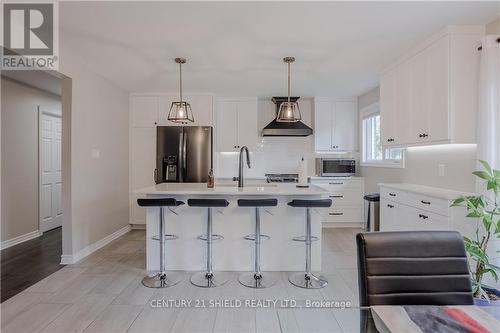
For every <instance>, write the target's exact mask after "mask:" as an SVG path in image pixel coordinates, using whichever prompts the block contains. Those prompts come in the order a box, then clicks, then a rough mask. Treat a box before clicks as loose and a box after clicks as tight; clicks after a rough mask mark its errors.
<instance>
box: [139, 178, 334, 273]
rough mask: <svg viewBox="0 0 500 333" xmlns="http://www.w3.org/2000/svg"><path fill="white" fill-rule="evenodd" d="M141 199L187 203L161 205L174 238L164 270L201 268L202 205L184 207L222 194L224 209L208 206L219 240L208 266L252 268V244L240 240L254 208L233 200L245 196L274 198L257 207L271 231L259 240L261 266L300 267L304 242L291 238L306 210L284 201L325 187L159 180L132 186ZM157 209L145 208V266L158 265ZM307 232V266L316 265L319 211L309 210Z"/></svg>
mask: <svg viewBox="0 0 500 333" xmlns="http://www.w3.org/2000/svg"><path fill="white" fill-rule="evenodd" d="M136 193H137V194H138V195H140V196H142V197H146V198H166V197H168V198H175V199H177V200H180V201H183V202H185V203H186V204H185V205H183V206H179V207H176V208H174V209H172V211H170V210H168V209H165V221H166V231H165V232H166V233H167V234H175V235H177V236H178V237H179V238H178V239H175V240H171V241H167V242H166V265H167V270H183V271H198V270H203V269H204V267H205V261H206V247H205V245H204V243H203V242H202V241H201V240H199V239H198V238H197V237H198V236H199V235H201V234H204V233H205V231H206V221H207V209H204V208H197V207H189V206H188V205H187V200H188V199H195V198H208V197H209V198H223V199H226V200H228V201H229V206H228V207H226V208H221V209H215V208H214V210H213V230H214V233H215V234H220V235H222V236H223V237H224V239H222V240H219V241H215V242H214V246H213V265H214V269H215V270H221V271H251V270H252V268H253V253H254V250H253V248H254V243H253V242H252V241H248V240H245V239H243V237H244V236H246V235H249V234H253V230H254V223H255V222H254V221H255V210H254V209H253V208H246V207H238V205H237V200H238V199H245V198H276V199H278V206H277V207H272V208H269V209H268V208H266V209H261V213H260V219H261V228H262V234H265V235H268V236H270V239H269V240H263V242H262V245H261V260H262V265H261V266H262V269H263V270H264V271H301V270H304V265H305V247H304V246H305V244H304V243H303V242H296V241H293V240H292V238H293V237H297V236H302V235H304V233H305V209H301V208H292V207H289V206H288V205H287V203H288V202H290V201H291V200H293V199H322V198H328V192H326V191H325V190H324V189H322V188H320V187H317V186H314V185H310V187H309V188H298V187H296V185H295V184H291V183H262V182H260V183H247V184H245V187H244V188H242V189H239V188H238V187H237V184H236V183H234V182H216V185H215V187H214V188H207V185H206V184H205V183H162V184H157V185H155V186H151V187H147V188H144V189H141V190H138V191H136ZM158 223H159V209H158V208H148V209H147V214H146V243H147V244H146V269H147V271H148V272H154V271H157V270H158V269H159V245H158V241H157V240H154V239H153V237H154V236H157V235H158V226H159V225H158ZM311 226H312V234H313V235H314V236H317V237H318V241H316V242H314V243H313V245H312V269H313V270H314V271H316V270H318V271H319V270H320V269H321V217H320V212H319V210H316V209H312V210H311Z"/></svg>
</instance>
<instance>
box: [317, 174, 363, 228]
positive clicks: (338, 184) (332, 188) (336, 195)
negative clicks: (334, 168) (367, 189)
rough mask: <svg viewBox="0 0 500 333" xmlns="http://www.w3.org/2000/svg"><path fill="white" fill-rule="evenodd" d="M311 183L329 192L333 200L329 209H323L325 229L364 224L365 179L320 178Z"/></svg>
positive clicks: (322, 218)
mask: <svg viewBox="0 0 500 333" xmlns="http://www.w3.org/2000/svg"><path fill="white" fill-rule="evenodd" d="M311 183H312V184H313V185H316V186H319V187H321V188H323V189H325V190H327V191H328V192H329V195H328V196H329V197H330V199H332V206H331V207H330V208H329V209H321V220H322V222H323V227H349V226H355V225H356V226H359V225H360V224H361V223H363V220H364V217H363V194H364V179H363V178H360V177H355V178H335V179H333V178H320V177H318V178H313V179H312V180H311Z"/></svg>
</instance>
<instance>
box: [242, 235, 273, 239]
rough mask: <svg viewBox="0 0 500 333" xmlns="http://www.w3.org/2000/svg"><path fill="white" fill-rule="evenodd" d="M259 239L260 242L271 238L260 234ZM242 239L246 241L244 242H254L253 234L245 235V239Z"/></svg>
mask: <svg viewBox="0 0 500 333" xmlns="http://www.w3.org/2000/svg"><path fill="white" fill-rule="evenodd" d="M260 238H261V239H262V240H268V239H271V236H269V235H264V234H262V235H260ZM243 239H246V240H249V241H254V240H255V234H250V235H246V236H245V237H243Z"/></svg>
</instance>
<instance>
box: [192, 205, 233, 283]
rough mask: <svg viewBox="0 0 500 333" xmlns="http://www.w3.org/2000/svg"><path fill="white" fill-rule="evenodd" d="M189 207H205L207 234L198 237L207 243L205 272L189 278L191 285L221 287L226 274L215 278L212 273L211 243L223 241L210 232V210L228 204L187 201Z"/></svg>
mask: <svg viewBox="0 0 500 333" xmlns="http://www.w3.org/2000/svg"><path fill="white" fill-rule="evenodd" d="M188 205H189V206H190V207H205V208H207V212H208V217H207V234H206V236H203V235H202V236H199V237H198V238H199V239H201V240H205V241H206V243H207V270H206V271H205V272H199V273H196V274H194V275H193V276H191V283H192V284H194V285H195V286H198V287H203V288H212V287H218V286H222V285H223V284H224V283H226V282H227V280H228V278H227V275H226V274H222V273H217V276H216V275H215V274H214V272H213V271H212V242H213V241H214V240H217V239H223V238H224V237H222V236H221V235H216V234H213V232H212V208H214V207H227V206H229V202H228V201H227V200H226V199H188Z"/></svg>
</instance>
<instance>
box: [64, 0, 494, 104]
mask: <svg viewBox="0 0 500 333" xmlns="http://www.w3.org/2000/svg"><path fill="white" fill-rule="evenodd" d="M498 16H500V2H334V3H332V2H314V3H305V2H289V3H287V2H258V3H255V2H254V3H248V2H218V3H210V2H61V3H60V15H59V17H60V31H61V33H60V43H61V45H62V47H61V48H62V49H63V50H64V49H65V48H66V47H69V48H70V49H72V50H74V51H75V52H77V53H79V54H80V55H82V58H83V59H85V61H86V62H87V63H88V65H89V66H91V68H92V69H93V70H95V71H96V72H98V73H100V74H101V75H102V76H104V77H106V78H108V79H109V80H111V81H112V82H114V83H116V84H117V85H118V86H120V87H122V88H124V89H125V90H127V91H130V92H173V91H177V89H178V67H177V66H178V65H176V64H175V63H174V61H173V59H174V58H175V57H178V56H182V57H186V58H187V59H188V62H187V64H186V65H185V66H184V67H183V73H184V76H183V81H184V90H185V91H186V92H193V93H215V94H218V95H225V96H259V97H269V96H276V95H286V66H285V65H284V64H283V62H282V58H283V57H284V56H295V57H296V59H297V60H296V62H295V64H293V65H292V94H293V95H298V96H357V95H360V94H362V93H364V92H366V91H367V90H369V89H371V88H373V87H375V86H376V85H377V82H378V75H379V72H380V70H381V69H382V68H384V67H385V66H387V65H388V64H390V63H391V61H393V60H394V59H396V58H397V57H398V56H399V55H401V54H402V53H404V51H405V50H407V49H408V48H410V47H412V46H413V45H414V44H415V43H418V42H419V41H421V40H422V39H424V38H426V37H427V36H429V35H430V34H432V33H434V32H436V31H438V30H440V29H442V28H444V27H445V26H446V25H450V24H486V23H488V22H491V21H493V20H494V19H495V18H496V17H498ZM63 56H64V55H63Z"/></svg>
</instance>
